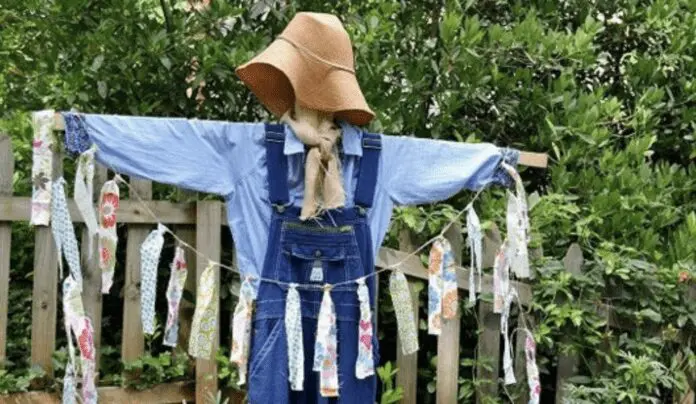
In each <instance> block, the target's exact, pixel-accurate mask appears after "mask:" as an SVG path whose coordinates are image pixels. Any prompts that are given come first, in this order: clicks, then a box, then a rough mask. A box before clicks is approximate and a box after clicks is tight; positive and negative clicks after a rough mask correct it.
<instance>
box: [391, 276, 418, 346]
mask: <svg viewBox="0 0 696 404" xmlns="http://www.w3.org/2000/svg"><path fill="white" fill-rule="evenodd" d="M389 294H390V295H391V298H392V305H393V306H394V312H395V313H396V326H397V328H398V330H399V341H401V351H402V352H403V353H404V355H411V354H413V353H415V352H416V351H418V330H417V329H416V320H415V318H414V315H413V302H412V301H411V292H410V291H409V288H408V281H407V280H406V276H404V274H403V273H401V272H400V271H393V272H392V274H391V275H390V276H389Z"/></svg>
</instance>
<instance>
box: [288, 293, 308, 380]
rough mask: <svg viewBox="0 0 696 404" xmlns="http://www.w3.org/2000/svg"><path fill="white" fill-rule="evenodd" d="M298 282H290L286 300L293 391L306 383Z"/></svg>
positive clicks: (289, 360)
mask: <svg viewBox="0 0 696 404" xmlns="http://www.w3.org/2000/svg"><path fill="white" fill-rule="evenodd" d="M300 308H301V307H300V294H299V292H298V291H297V284H294V283H292V284H290V288H288V296H287V298H286V300H285V333H286V337H287V343H288V381H289V382H290V388H291V389H292V390H293V391H302V389H303V385H304V345H303V344H302V312H301V310H300Z"/></svg>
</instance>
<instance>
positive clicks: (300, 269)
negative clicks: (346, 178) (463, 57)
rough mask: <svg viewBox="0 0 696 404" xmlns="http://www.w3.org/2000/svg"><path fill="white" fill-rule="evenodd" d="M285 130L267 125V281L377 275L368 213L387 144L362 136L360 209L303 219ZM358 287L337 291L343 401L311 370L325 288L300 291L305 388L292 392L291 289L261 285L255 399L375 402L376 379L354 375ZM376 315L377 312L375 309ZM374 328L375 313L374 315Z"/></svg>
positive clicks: (254, 403) (271, 402)
mask: <svg viewBox="0 0 696 404" xmlns="http://www.w3.org/2000/svg"><path fill="white" fill-rule="evenodd" d="M284 142H285V132H284V129H283V126H282V125H270V124H268V125H266V153H267V161H268V163H267V164H268V182H269V200H270V203H271V205H272V206H271V207H269V208H272V209H273V215H272V217H271V223H270V232H269V239H268V250H267V252H266V258H265V262H264V266H263V271H262V277H263V278H267V279H274V280H278V281H281V282H288V283H289V282H296V283H298V284H310V283H312V284H316V285H318V286H321V285H324V284H335V283H337V282H344V281H351V280H354V279H357V278H359V277H361V276H364V275H367V274H370V273H373V272H374V253H373V251H372V242H371V237H370V229H369V227H368V223H367V217H366V214H367V210H368V209H369V208H370V207H371V206H372V199H373V195H374V191H375V185H376V179H377V169H378V164H379V155H380V150H381V139H380V137H379V135H373V134H369V133H364V134H363V140H362V147H363V155H362V158H361V161H360V168H359V174H358V182H357V188H356V192H355V198H354V202H355V207H354V208H345V209H333V210H330V211H328V212H327V213H324V214H323V215H322V216H320V217H319V218H317V220H307V221H304V222H303V221H301V220H300V219H299V216H300V208H299V207H295V206H290V198H289V190H288V181H287V178H288V166H287V157H286V156H285V155H284V153H283V148H284ZM374 282H375V278H374V277H370V278H368V279H366V284H367V287H368V290H369V296H370V306H371V307H374V299H375V296H374V293H375V292H374V291H375V285H374ZM356 290H357V285H356V283H354V282H349V283H348V284H345V285H341V286H337V287H335V288H333V289H331V298H332V299H333V302H334V305H335V309H336V320H337V334H338V336H337V338H338V383H339V397H337V398H325V397H322V396H321V395H320V393H319V373H318V372H314V371H313V370H312V361H313V357H314V342H315V337H316V332H317V317H318V314H319V308H320V304H321V300H322V290H321V289H320V288H317V289H316V290H303V289H299V293H300V300H301V313H302V335H303V347H304V355H305V358H304V364H305V366H304V389H303V391H292V390H291V389H290V386H289V383H288V347H287V341H286V332H285V324H284V316H285V301H286V294H287V287H286V286H284V285H280V284H275V283H270V282H260V284H259V289H258V294H257V300H256V309H255V314H254V320H253V331H252V343H251V357H250V364H249V384H248V386H249V402H250V403H251V404H286V403H329V402H331V403H374V402H375V397H376V378H375V376H374V375H373V376H369V377H367V378H365V379H358V378H357V377H356V376H355V362H356V357H357V354H358V321H359V319H360V309H359V303H358V297H357V293H356ZM373 312H374V310H373ZM372 322H373V329H374V316H373V320H372ZM372 352H373V357H374V359H375V367H376V366H377V364H378V363H379V355H378V353H377V352H378V349H377V337H376V333H373V337H372Z"/></svg>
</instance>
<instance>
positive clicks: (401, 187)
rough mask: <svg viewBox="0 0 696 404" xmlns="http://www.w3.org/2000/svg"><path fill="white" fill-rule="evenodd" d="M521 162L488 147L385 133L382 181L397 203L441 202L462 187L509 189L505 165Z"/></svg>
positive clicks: (511, 153) (508, 151)
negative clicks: (496, 185)
mask: <svg viewBox="0 0 696 404" xmlns="http://www.w3.org/2000/svg"><path fill="white" fill-rule="evenodd" d="M518 158H519V152H518V151H517V150H514V149H507V148H498V147H496V146H495V145H492V144H490V143H459V142H448V141H443V140H434V139H421V138H415V137H407V136H386V135H382V158H381V165H380V181H379V182H380V186H382V187H384V189H385V190H386V191H387V193H388V194H389V196H390V197H391V199H392V200H393V202H394V203H395V204H397V205H416V204H424V203H431V202H437V201H441V200H444V199H447V198H449V197H451V196H453V195H454V194H456V193H457V192H459V191H460V190H462V189H469V190H472V191H477V190H479V189H481V188H484V187H486V186H488V185H491V184H498V185H505V186H508V185H510V184H511V183H512V181H513V180H512V178H511V177H510V175H509V174H508V173H507V171H505V169H504V168H503V167H502V165H501V162H505V163H507V164H508V165H510V166H513V167H515V166H516V165H517V160H518Z"/></svg>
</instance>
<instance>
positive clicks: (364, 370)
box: [355, 278, 375, 379]
mask: <svg viewBox="0 0 696 404" xmlns="http://www.w3.org/2000/svg"><path fill="white" fill-rule="evenodd" d="M357 283H358V301H359V302H360V322H359V323H358V358H357V360H356V361H355V377H357V378H358V379H364V378H366V377H368V376H372V375H374V374H375V360H374V357H373V356H372V311H371V310H370V294H369V292H368V289H367V285H366V284H365V278H359V279H358V280H357Z"/></svg>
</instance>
